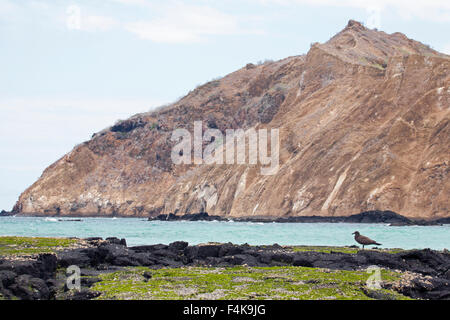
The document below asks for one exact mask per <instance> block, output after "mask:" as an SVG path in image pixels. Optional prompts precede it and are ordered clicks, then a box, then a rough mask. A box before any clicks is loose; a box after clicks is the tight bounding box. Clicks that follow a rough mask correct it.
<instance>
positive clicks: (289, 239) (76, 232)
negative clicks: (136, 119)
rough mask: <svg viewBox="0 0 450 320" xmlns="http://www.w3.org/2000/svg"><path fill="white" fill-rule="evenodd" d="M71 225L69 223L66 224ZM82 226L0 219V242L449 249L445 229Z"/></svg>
mask: <svg viewBox="0 0 450 320" xmlns="http://www.w3.org/2000/svg"><path fill="white" fill-rule="evenodd" d="M71 219H73V218H71ZM81 219H82V221H58V219H57V218H40V217H39V218H37V217H1V218H0V236H5V235H9V236H42V237H79V238H84V237H94V236H99V237H103V238H105V237H118V238H126V239H127V242H128V245H129V246H133V245H142V244H156V243H165V244H168V243H170V242H173V241H177V240H184V241H187V242H189V243H190V244H198V243H205V242H233V243H236V244H242V243H248V244H252V245H257V244H274V243H278V244H280V245H328V246H347V245H353V244H356V243H355V241H354V240H353V236H352V232H354V231H356V230H358V231H359V232H360V233H361V234H363V235H367V236H369V237H370V238H372V239H374V240H376V241H378V242H380V243H382V247H384V248H404V249H413V248H431V249H438V250H441V249H444V248H447V249H450V225H444V226H406V227H390V226H388V225H386V224H356V223H355V224H354V223H253V222H218V221H217V222H216V221H211V222H209V221H208V222H206V221H200V222H191V221H174V222H164V221H146V220H145V219H143V218H81Z"/></svg>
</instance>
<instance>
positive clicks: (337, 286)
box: [92, 266, 407, 300]
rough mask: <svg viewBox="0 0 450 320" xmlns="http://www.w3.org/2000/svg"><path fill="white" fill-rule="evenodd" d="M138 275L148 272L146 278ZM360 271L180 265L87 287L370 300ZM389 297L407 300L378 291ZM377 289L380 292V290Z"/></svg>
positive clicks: (118, 275)
mask: <svg viewBox="0 0 450 320" xmlns="http://www.w3.org/2000/svg"><path fill="white" fill-rule="evenodd" d="M144 272H147V273H148V272H150V273H151V274H152V277H151V278H150V279H147V278H145V277H144V276H143V274H144ZM369 276H370V274H369V273H367V272H366V271H365V270H361V271H345V270H327V269H318V268H306V267H266V268H264V267H243V266H239V267H234V268H205V267H186V268H171V269H159V270H151V269H148V268H142V267H132V268H126V269H124V270H121V271H118V272H114V273H110V274H103V275H101V279H102V281H101V282H98V283H96V284H95V285H94V286H93V287H92V289H93V290H95V291H99V292H101V293H102V295H101V296H100V297H99V298H98V299H302V300H305V299H306V300H310V299H314V300H315V299H320V300H322V299H338V300H346V299H358V300H365V299H372V298H370V297H369V296H368V295H366V293H365V292H364V291H366V292H367V290H366V289H367V288H366V287H367V286H366V282H367V279H368V277H369ZM400 277H401V273H398V272H394V271H389V270H381V279H382V281H383V282H384V283H393V282H396V281H399V280H400ZM379 290H381V291H382V292H383V295H380V296H385V297H389V298H392V299H407V297H405V296H403V295H401V294H399V293H397V292H395V291H392V290H386V289H379ZM381 291H380V292H381Z"/></svg>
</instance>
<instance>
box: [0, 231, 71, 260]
mask: <svg viewBox="0 0 450 320" xmlns="http://www.w3.org/2000/svg"><path fill="white" fill-rule="evenodd" d="M77 241H78V240H76V239H67V238H43V237H12V236H7V237H0V256H2V255H33V254H39V253H51V252H55V251H57V250H58V249H60V248H67V247H69V246H71V245H73V244H75V243H76V242H77Z"/></svg>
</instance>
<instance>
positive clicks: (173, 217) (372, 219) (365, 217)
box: [0, 210, 450, 226]
mask: <svg viewBox="0 0 450 320" xmlns="http://www.w3.org/2000/svg"><path fill="white" fill-rule="evenodd" d="M13 215H19V216H27V217H64V218H82V217H83V218H88V217H92V218H113V217H120V218H145V219H147V220H148V221H234V222H259V223H272V222H276V223H384V224H389V225H391V226H433V225H443V224H450V217H446V218H439V219H433V220H425V219H411V218H407V217H405V216H402V215H400V214H398V213H396V212H393V211H389V210H386V211H381V210H372V211H364V212H361V213H357V214H352V215H349V216H331V217H330V216H297V217H293V216H290V217H273V216H243V217H229V216H217V215H209V214H208V213H207V212H200V213H193V214H181V215H180V214H173V213H169V214H160V215H157V216H150V217H149V216H142V215H139V216H134V215H133V216H131V215H130V216H126V215H114V214H109V215H106V214H98V213H93V214H83V215H79V216H76V217H75V216H67V215H60V214H45V213H15V212H9V211H5V210H2V211H1V212H0V217H2V216H3V217H4V216H13Z"/></svg>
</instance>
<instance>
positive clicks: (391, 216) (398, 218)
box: [344, 210, 411, 223]
mask: <svg viewBox="0 0 450 320" xmlns="http://www.w3.org/2000/svg"><path fill="white" fill-rule="evenodd" d="M344 220H345V222H351V223H411V220H410V219H408V218H406V217H404V216H402V215H399V214H397V213H395V212H393V211H380V210H373V211H365V212H361V213H358V214H354V215H351V216H349V217H346V218H345V219H344Z"/></svg>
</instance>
